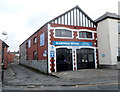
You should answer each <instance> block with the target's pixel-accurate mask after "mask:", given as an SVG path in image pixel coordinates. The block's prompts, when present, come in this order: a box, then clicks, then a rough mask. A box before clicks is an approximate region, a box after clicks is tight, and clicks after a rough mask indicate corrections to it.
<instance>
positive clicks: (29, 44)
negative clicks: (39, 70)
mask: <svg viewBox="0 0 120 92" xmlns="http://www.w3.org/2000/svg"><path fill="white" fill-rule="evenodd" d="M30 47H31V41H30V40H29V41H28V48H30Z"/></svg>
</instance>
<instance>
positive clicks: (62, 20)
mask: <svg viewBox="0 0 120 92" xmlns="http://www.w3.org/2000/svg"><path fill="white" fill-rule="evenodd" d="M49 23H57V24H64V25H72V26H82V27H93V28H94V27H96V23H95V22H94V21H93V20H92V19H91V18H90V17H89V16H88V15H87V14H86V13H85V12H84V11H83V10H82V9H81V8H80V7H79V6H78V5H77V6H75V7H73V8H72V9H70V10H68V11H66V12H65V13H63V14H61V15H59V16H58V17H55V18H54V19H52V20H50V21H48V22H47V23H45V24H44V25H43V26H42V27H41V28H39V29H38V30H37V31H36V32H35V33H33V34H32V35H31V36H33V35H34V34H36V33H37V32H38V31H39V30H40V29H42V28H43V27H44V26H45V25H47V24H49ZM31 36H30V37H31ZM30 37H29V38H30ZM29 38H28V39H29ZM28 39H27V40H28ZM27 40H25V41H24V42H26V41H27ZM24 42H23V43H24ZM23 43H22V44H23ZM22 44H20V46H21V45H22Z"/></svg>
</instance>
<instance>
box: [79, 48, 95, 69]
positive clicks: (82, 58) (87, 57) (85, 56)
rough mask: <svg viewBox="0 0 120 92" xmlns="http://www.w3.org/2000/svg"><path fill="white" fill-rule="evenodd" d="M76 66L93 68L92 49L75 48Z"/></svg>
mask: <svg viewBox="0 0 120 92" xmlns="http://www.w3.org/2000/svg"><path fill="white" fill-rule="evenodd" d="M77 68H78V69H89V68H95V60H94V49H77Z"/></svg>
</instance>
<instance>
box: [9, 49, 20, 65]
mask: <svg viewBox="0 0 120 92" xmlns="http://www.w3.org/2000/svg"><path fill="white" fill-rule="evenodd" d="M17 61H19V51H17V52H15V51H14V52H10V51H9V52H8V62H9V63H12V62H17Z"/></svg>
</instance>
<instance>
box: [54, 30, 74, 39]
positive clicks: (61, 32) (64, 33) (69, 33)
mask: <svg viewBox="0 0 120 92" xmlns="http://www.w3.org/2000/svg"><path fill="white" fill-rule="evenodd" d="M55 36H56V37H72V31H70V30H66V29H56V30H55Z"/></svg>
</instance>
